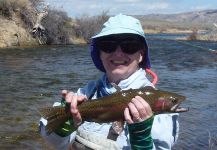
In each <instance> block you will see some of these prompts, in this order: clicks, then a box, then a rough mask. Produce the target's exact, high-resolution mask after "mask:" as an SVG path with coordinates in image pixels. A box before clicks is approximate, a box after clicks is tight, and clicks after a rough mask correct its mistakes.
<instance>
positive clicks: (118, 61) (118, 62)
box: [111, 60, 127, 66]
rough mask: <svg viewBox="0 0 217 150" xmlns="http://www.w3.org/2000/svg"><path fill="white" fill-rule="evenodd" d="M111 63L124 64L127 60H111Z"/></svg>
mask: <svg viewBox="0 0 217 150" xmlns="http://www.w3.org/2000/svg"><path fill="white" fill-rule="evenodd" d="M111 63H112V64H113V65H116V66H117V65H126V64H127V61H124V60H112V61H111Z"/></svg>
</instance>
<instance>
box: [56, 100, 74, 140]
mask: <svg viewBox="0 0 217 150" xmlns="http://www.w3.org/2000/svg"><path fill="white" fill-rule="evenodd" d="M61 106H62V107H65V108H66V110H67V111H68V110H69V108H70V105H69V104H68V103H66V100H65V99H64V98H62V101H61ZM75 130H76V129H75V128H74V127H73V119H72V118H69V120H68V121H66V122H64V123H63V124H61V125H60V126H59V127H58V128H57V129H56V130H55V131H54V132H55V133H56V134H58V135H59V136H61V137H65V136H68V135H70V134H71V133H72V132H74V131H75Z"/></svg>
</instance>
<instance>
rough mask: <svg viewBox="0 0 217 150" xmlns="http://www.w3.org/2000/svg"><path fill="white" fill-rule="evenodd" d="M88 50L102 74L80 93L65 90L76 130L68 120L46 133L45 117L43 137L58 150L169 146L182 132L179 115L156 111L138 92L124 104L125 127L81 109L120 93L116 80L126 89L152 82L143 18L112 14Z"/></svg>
mask: <svg viewBox="0 0 217 150" xmlns="http://www.w3.org/2000/svg"><path fill="white" fill-rule="evenodd" d="M90 49H91V57H92V59H93V62H94V64H95V66H96V68H97V69H99V70H100V71H102V72H103V73H104V74H103V75H102V77H101V78H100V79H99V80H96V81H90V82H89V83H88V84H87V85H86V86H85V87H84V88H80V89H78V91H77V93H73V92H68V91H66V90H64V91H63V95H64V97H65V99H66V102H67V103H70V105H71V113H72V116H73V122H74V125H75V126H78V129H77V130H76V132H72V133H71V131H70V123H69V125H67V123H66V124H65V125H63V126H62V127H61V128H60V129H59V130H57V131H56V132H55V133H52V134H50V135H46V133H45V130H44V127H45V125H46V120H44V119H42V120H41V126H40V127H41V134H42V135H43V137H45V138H46V139H47V140H48V141H50V142H51V143H53V144H54V146H55V147H56V148H57V149H66V148H72V149H124V150H125V149H171V147H172V146H173V144H174V142H175V141H176V139H177V135H178V134H177V133H178V132H177V131H178V122H177V118H178V114H160V115H156V116H153V113H152V110H151V108H150V106H149V104H148V103H147V102H146V101H145V100H144V99H143V98H141V97H140V96H136V97H135V98H133V99H132V100H131V102H130V103H129V104H128V107H126V108H125V110H124V112H123V113H124V117H125V121H126V123H125V124H124V125H123V126H122V125H121V123H120V122H113V123H102V124H99V123H95V122H91V121H90V122H87V121H85V122H82V117H81V115H80V113H79V110H78V109H77V104H78V103H80V102H83V101H85V100H91V99H96V98H99V97H102V96H106V95H109V94H112V93H114V92H116V89H115V88H114V87H113V85H114V84H116V85H117V86H119V87H120V88H121V89H122V90H127V89H130V88H132V89H137V88H141V87H145V86H152V87H153V85H152V83H151V82H150V81H149V80H148V79H147V78H146V76H145V74H146V72H145V70H144V68H150V61H149V56H148V52H149V51H148V46H147V43H146V39H145V35H144V31H143V29H142V26H141V24H140V22H139V21H138V20H137V19H135V18H133V17H130V16H126V15H122V14H120V15H117V16H114V17H111V18H110V19H109V20H108V21H107V22H106V23H105V24H104V27H103V29H102V31H101V32H100V33H99V34H97V35H96V36H94V37H92V43H91V47H90ZM65 130H67V132H65ZM70 142H71V143H72V144H70Z"/></svg>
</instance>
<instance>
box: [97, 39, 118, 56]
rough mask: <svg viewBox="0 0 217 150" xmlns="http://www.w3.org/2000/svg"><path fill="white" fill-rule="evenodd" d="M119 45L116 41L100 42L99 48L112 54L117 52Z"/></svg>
mask: <svg viewBox="0 0 217 150" xmlns="http://www.w3.org/2000/svg"><path fill="white" fill-rule="evenodd" d="M116 47H117V43H116V42H115V41H100V42H98V43H97V48H98V49H99V50H101V51H103V52H106V53H112V52H114V51H115V50H116Z"/></svg>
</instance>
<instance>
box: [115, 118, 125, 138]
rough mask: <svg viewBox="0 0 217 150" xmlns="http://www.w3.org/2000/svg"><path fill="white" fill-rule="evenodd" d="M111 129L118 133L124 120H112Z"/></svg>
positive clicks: (122, 127)
mask: <svg viewBox="0 0 217 150" xmlns="http://www.w3.org/2000/svg"><path fill="white" fill-rule="evenodd" d="M112 129H113V130H114V132H115V133H116V134H118V135H119V134H120V133H121V132H122V131H123V130H124V121H123V120H120V121H115V122H113V123H112Z"/></svg>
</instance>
